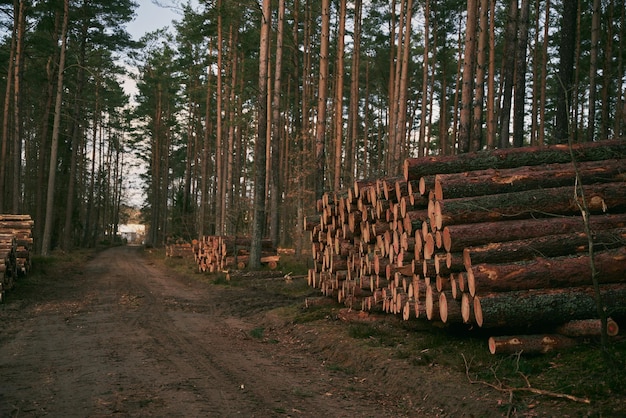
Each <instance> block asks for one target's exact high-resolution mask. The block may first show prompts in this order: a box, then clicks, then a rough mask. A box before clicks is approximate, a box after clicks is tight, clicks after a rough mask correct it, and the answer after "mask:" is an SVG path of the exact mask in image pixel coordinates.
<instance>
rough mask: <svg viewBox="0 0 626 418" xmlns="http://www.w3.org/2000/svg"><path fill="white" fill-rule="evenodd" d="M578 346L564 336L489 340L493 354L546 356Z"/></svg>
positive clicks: (510, 337) (528, 336) (526, 336)
mask: <svg viewBox="0 0 626 418" xmlns="http://www.w3.org/2000/svg"><path fill="white" fill-rule="evenodd" d="M574 345H576V340H574V339H572V338H569V337H565V336H563V335H558V334H557V335H554V334H550V335H516V336H498V337H490V338H489V352H490V353H491V354H515V353H520V352H521V353H522V354H544V353H547V352H550V351H553V350H559V349H564V348H568V347H573V346H574Z"/></svg>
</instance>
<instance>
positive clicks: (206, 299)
mask: <svg viewBox="0 0 626 418" xmlns="http://www.w3.org/2000/svg"><path fill="white" fill-rule="evenodd" d="M36 295H37V296H36V297H35V298H34V299H33V300H29V301H24V300H16V299H15V298H11V299H9V300H8V302H7V303H6V304H5V305H4V306H3V307H2V310H1V311H0V319H1V320H2V326H1V327H2V328H0V329H1V330H2V332H1V333H0V350H1V354H2V355H1V356H0V377H1V378H0V416H2V417H9V416H15V417H17V416H19V417H23V416H58V417H61V416H63V417H71V416H77V417H87V416H109V415H114V416H168V417H172V416H181V417H182V416H184V417H191V416H198V417H199V416H215V417H221V416H224V417H230V416H247V417H269V416H333V417H334V416H353V417H354V416H398V414H399V412H398V411H394V410H393V409H394V407H393V406H392V405H388V404H386V402H383V401H382V400H381V399H382V398H381V397H380V396H384V395H380V396H378V395H377V394H376V393H373V392H371V391H370V390H368V388H366V387H363V388H360V387H359V383H358V381H351V379H352V378H351V377H349V376H345V375H343V374H341V373H335V372H333V371H329V370H328V369H326V368H324V366H323V365H322V364H320V362H319V361H318V360H315V359H314V358H313V357H311V356H308V355H307V354H306V353H305V352H302V351H300V352H297V351H295V352H294V351H283V350H282V349H281V348H280V346H279V345H273V344H267V343H263V342H260V341H258V340H257V339H254V338H251V337H250V335H249V330H250V329H251V328H250V327H251V325H250V324H247V323H245V321H244V320H243V319H240V318H237V317H236V316H233V315H231V314H230V313H229V312H227V310H225V309H224V306H225V304H223V303H220V302H221V301H222V298H223V297H224V295H223V294H221V293H220V291H219V290H217V291H216V289H215V287H210V286H209V285H207V284H205V283H202V282H199V281H193V280H191V281H190V280H185V279H181V278H179V277H176V275H173V274H172V273H167V272H166V271H164V269H162V268H161V267H158V266H156V265H154V264H152V263H150V261H149V260H148V259H146V258H144V257H142V255H141V250H140V249H138V248H132V247H119V248H113V249H110V250H106V251H104V252H101V253H99V254H98V255H97V256H96V257H95V258H94V259H93V260H91V261H90V262H89V263H88V264H87V265H86V266H84V268H82V269H81V271H80V272H79V273H78V274H77V273H76V272H70V273H68V275H67V276H66V277H64V278H61V279H58V282H57V283H47V284H45V285H42V286H40V288H39V289H38V290H37V293H36ZM346 387H350V388H351V391H352V393H350V394H349V395H350V396H346V394H345V393H342V391H341V389H340V388H346Z"/></svg>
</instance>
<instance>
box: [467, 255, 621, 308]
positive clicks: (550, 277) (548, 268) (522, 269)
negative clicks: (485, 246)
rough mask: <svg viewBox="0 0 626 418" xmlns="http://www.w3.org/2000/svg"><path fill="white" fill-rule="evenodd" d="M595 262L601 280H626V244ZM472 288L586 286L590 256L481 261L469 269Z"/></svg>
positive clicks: (484, 289) (598, 257)
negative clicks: (481, 262)
mask: <svg viewBox="0 0 626 418" xmlns="http://www.w3.org/2000/svg"><path fill="white" fill-rule="evenodd" d="M594 262H595V266H596V271H597V274H598V281H599V282H600V283H618V282H624V272H625V271H626V247H620V248H616V249H613V250H606V251H598V252H596V253H595V254H594ZM467 273H468V274H467V282H468V283H467V284H468V291H469V292H470V294H471V295H472V296H473V295H474V294H476V293H477V292H478V293H487V292H508V291H517V290H525V289H546V288H563V287H573V286H583V285H586V284H588V283H590V282H591V267H590V260H589V255H578V256H564V257H553V258H543V257H541V258H536V259H534V260H532V261H523V262H513V263H507V264H486V263H483V264H478V265H475V266H472V268H471V269H469V270H468V271H467Z"/></svg>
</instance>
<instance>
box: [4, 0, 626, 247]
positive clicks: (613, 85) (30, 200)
mask: <svg viewBox="0 0 626 418" xmlns="http://www.w3.org/2000/svg"><path fill="white" fill-rule="evenodd" d="M260 2H262V4H261V3H260ZM198 3H199V5H198V6H195V7H192V6H190V5H188V4H187V5H185V4H178V3H176V4H172V5H171V6H172V7H177V8H178V10H179V11H180V19H179V20H178V21H177V22H176V23H175V24H174V25H173V27H172V28H164V29H162V30H158V31H156V32H153V33H149V34H147V35H146V36H145V37H144V38H143V39H141V40H140V42H138V43H135V42H133V41H132V40H131V38H130V36H129V34H128V33H127V31H126V25H127V24H132V22H131V21H132V18H133V13H134V12H135V10H136V8H137V4H136V3H134V2H133V1H131V0H116V1H104V0H48V1H35V0H14V1H13V2H7V1H3V2H0V30H1V32H0V33H2V35H3V37H2V40H1V42H2V43H1V45H0V63H6V65H3V66H2V67H0V75H2V82H1V83H0V94H1V96H0V97H1V98H2V99H3V101H2V106H3V107H2V113H1V121H2V122H1V123H2V125H1V133H0V141H1V143H0V209H1V211H2V212H5V213H29V214H31V215H32V216H33V218H34V219H35V222H36V223H35V240H36V243H37V245H38V250H39V251H40V252H41V253H43V254H46V253H48V252H49V251H50V250H51V249H53V248H63V249H71V248H73V247H77V246H94V245H96V243H98V242H100V241H102V240H112V239H113V237H114V236H115V233H116V225H118V224H119V223H120V222H123V219H121V218H120V213H123V211H121V208H122V207H123V206H124V205H125V204H128V203H129V202H128V191H129V188H130V186H131V184H130V182H131V181H132V178H133V176H132V175H131V171H134V170H136V168H135V167H134V165H133V163H132V161H135V160H136V158H139V159H141V160H143V162H144V163H145V164H144V165H142V167H145V170H144V171H142V172H141V178H142V184H143V185H144V186H145V189H144V193H145V205H144V207H143V208H142V210H143V213H144V216H145V222H146V223H147V224H148V225H149V232H148V237H147V242H148V243H149V244H151V245H162V244H164V243H165V242H166V241H167V239H169V238H172V237H175V238H185V239H192V238H197V237H199V236H202V235H206V234H215V235H221V234H228V235H250V234H253V235H257V236H267V237H270V238H271V239H272V240H273V241H274V242H275V243H276V244H277V245H286V246H295V247H296V249H297V250H298V251H299V250H300V246H301V245H302V243H303V239H302V232H301V231H302V224H303V222H304V218H305V216H307V215H311V214H314V213H315V204H316V200H317V199H318V198H319V197H320V196H321V195H322V194H323V193H324V192H327V191H330V190H334V191H341V190H342V189H344V188H346V187H347V186H349V185H351V184H352V183H353V182H354V181H355V180H357V179H366V178H376V177H385V176H396V175H398V174H399V173H400V170H401V167H402V161H403V160H404V159H405V158H407V157H409V156H422V155H433V154H451V153H462V152H469V151H474V150H480V149H487V148H495V147H500V148H503V147H520V146H525V145H533V146H543V145H546V144H554V143H562V142H566V141H568V140H569V139H571V140H573V141H575V142H579V141H598V140H603V139H606V138H612V137H619V136H622V135H624V131H625V129H626V109H625V101H624V100H625V98H624V81H625V75H626V73H625V71H624V58H625V55H626V42H625V40H624V38H625V37H626V25H625V23H626V16H625V14H626V6H625V4H624V2H623V1H615V0H604V1H600V0H577V1H566V0H561V1H557V0H534V1H530V0H509V1H506V2H496V1H495V0H466V1H460V0H392V1H391V2H389V1H381V0H371V1H367V2H364V1H362V0H353V1H351V2H347V1H346V0H332V1H331V0H290V1H287V0H274V1H270V0H258V1H257V0H255V1H252V0H239V1H226V0H203V1H199V2H198ZM122 63H126V64H127V65H128V66H125V65H123V64H122ZM128 68H136V69H137V70H138V71H137V73H134V74H129V72H128ZM131 76H132V77H134V78H135V81H136V86H137V93H136V95H135V96H134V97H129V95H127V94H126V93H125V92H124V89H123V87H122V84H123V81H124V78H125V77H126V78H127V77H131Z"/></svg>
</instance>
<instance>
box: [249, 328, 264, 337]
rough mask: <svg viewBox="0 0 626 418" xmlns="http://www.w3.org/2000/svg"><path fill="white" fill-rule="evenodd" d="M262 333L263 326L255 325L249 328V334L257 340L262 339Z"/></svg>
mask: <svg viewBox="0 0 626 418" xmlns="http://www.w3.org/2000/svg"><path fill="white" fill-rule="evenodd" d="M264 335H265V328H263V327H256V328H253V329H252V330H250V336H251V337H252V338H256V339H257V340H262V339H263V336H264Z"/></svg>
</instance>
